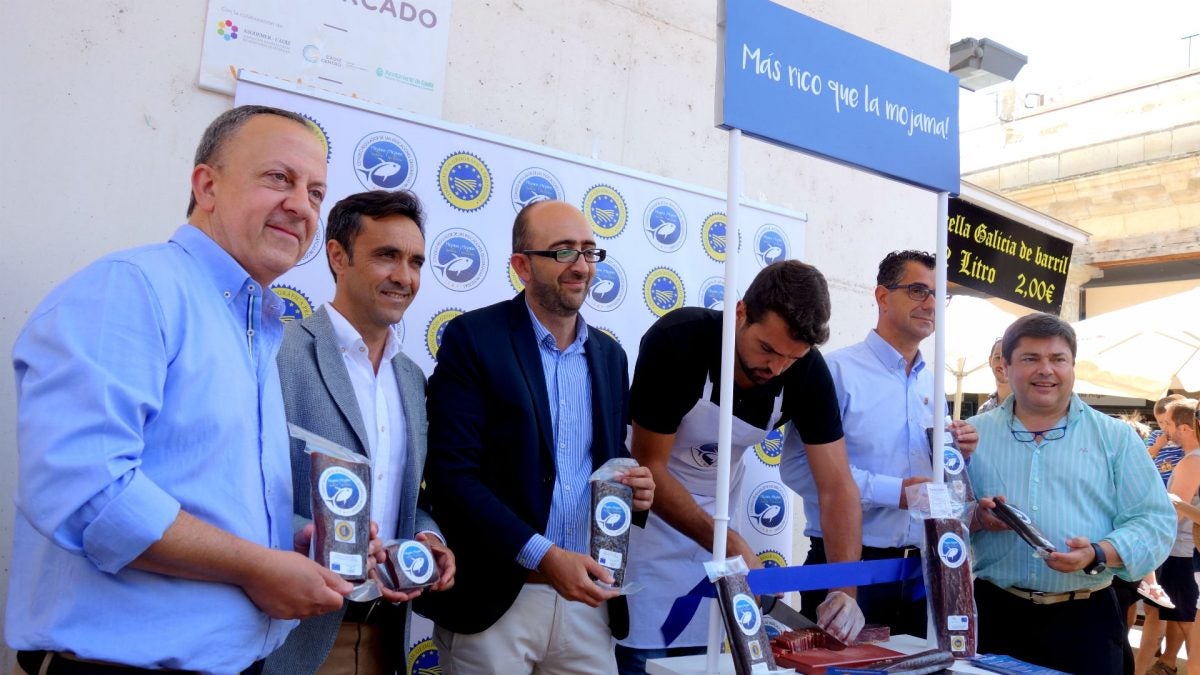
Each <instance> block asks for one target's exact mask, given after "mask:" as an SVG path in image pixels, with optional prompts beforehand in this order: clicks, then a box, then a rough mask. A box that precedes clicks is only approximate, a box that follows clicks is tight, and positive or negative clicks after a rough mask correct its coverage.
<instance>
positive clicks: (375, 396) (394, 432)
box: [325, 304, 408, 540]
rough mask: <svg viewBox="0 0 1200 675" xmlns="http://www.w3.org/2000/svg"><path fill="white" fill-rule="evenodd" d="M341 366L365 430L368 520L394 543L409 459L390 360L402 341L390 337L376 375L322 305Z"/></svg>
mask: <svg viewBox="0 0 1200 675" xmlns="http://www.w3.org/2000/svg"><path fill="white" fill-rule="evenodd" d="M325 309H326V311H328V312H329V320H330V321H331V322H332V323H333V332H334V335H335V336H336V337H337V341H338V349H339V350H340V351H341V352H342V361H343V362H344V363H345V364H346V371H347V372H348V373H349V375H350V382H351V383H352V384H353V385H354V397H355V398H356V399H358V409H359V411H361V412H362V418H363V427H364V428H365V429H366V430H367V444H368V449H367V454H368V456H369V457H370V458H371V520H374V521H375V522H376V523H377V524H378V525H379V537H380V539H384V540H386V539H392V538H395V536H396V528H397V525H398V521H399V519H400V491H401V488H402V486H403V485H404V464H405V461H406V460H407V457H408V453H407V448H406V447H405V445H406V441H407V432H406V429H407V426H406V425H405V423H404V410H403V406H402V405H401V403H400V387H399V384H398V383H397V382H396V371H395V369H394V368H393V367H392V358H393V357H394V356H396V354H399V353H400V341H399V340H397V339H396V336H395V334H394V333H393V332H392V331H390V330H389V331H388V337H387V343H386V344H384V347H383V358H382V359H380V361H379V372H378V373H376V372H375V368H374V366H372V365H371V359H370V355H369V354H368V352H367V345H366V343H365V342H363V339H362V336H361V335H359V333H358V331H357V330H355V328H354V326H352V325H350V322H349V321H347V320H346V318H345V317H344V316H342V315H341V314H340V313H339V312H338V311H337V310H336V309H334V308H333V305H331V304H326V305H325Z"/></svg>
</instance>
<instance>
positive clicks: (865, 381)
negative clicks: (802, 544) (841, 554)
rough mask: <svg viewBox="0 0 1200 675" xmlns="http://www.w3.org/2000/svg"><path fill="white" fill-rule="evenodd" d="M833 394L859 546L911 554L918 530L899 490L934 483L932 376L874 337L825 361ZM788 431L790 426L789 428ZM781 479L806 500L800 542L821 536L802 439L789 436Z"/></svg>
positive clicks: (919, 363)
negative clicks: (855, 501)
mask: <svg viewBox="0 0 1200 675" xmlns="http://www.w3.org/2000/svg"><path fill="white" fill-rule="evenodd" d="M825 362H826V363H827V364H829V372H830V374H831V375H832V376H833V384H834V386H835V387H836V389H837V397H838V409H839V411H840V412H841V414H842V431H843V433H844V434H845V439H846V451H847V454H848V457H849V460H850V472H851V473H852V474H853V476H854V482H855V483H856V484H857V485H858V492H859V494H860V495H861V498H862V505H863V545H864V546H873V547H877V548H894V547H898V546H916V545H919V544H920V543H921V535H920V524H919V523H917V522H916V521H914V520H913V519H912V518H910V517H909V515H908V511H907V510H901V509H900V508H899V505H900V487H901V484H902V483H903V482H904V479H905V478H907V477H909V476H932V475H933V465H932V462H931V460H930V452H929V440H928V439H927V438H926V436H925V428H926V427H928V426H930V422H931V413H930V408H929V397H930V395H931V394H932V392H933V375H932V374H931V373H930V372H928V371H927V370H926V368H925V359H924V358H923V357H922V356H921V354H920V352H918V353H917V358H916V362H915V363H914V364H913V367H912V371H911V372H908V371H907V367H908V363H907V361H906V360H905V358H904V357H903V356H902V355H901V354H900V352H898V351H896V349H895V348H894V347H892V346H891V345H890V344H888V343H887V341H885V340H884V339H883V338H882V337H880V336H879V333H877V332H875V331H874V330H872V331H870V332H869V333H867V337H866V339H865V340H863V341H862V342H859V343H856V344H853V345H850V346H849V347H845V348H843V349H839V350H837V351H835V352H832V353H830V354H826V355H825ZM789 427H790V425H789ZM779 473H780V476H781V478H783V481H784V483H785V484H786V485H787V486H788V487H790V488H792V489H793V490H795V491H796V492H797V493H799V494H800V496H801V497H803V499H804V518H805V524H804V534H805V535H806V536H809V537H821V536H824V535H823V534H822V532H821V511H820V505H819V503H818V501H817V486H816V483H815V482H814V481H813V477H812V469H811V468H810V467H809V465H808V458H807V455H806V454H805V452H804V442H803V441H801V440H800V434H798V433H794V430H793V429H791V428H789V429H788V433H787V435H786V437H785V439H784V448H783V456H782V460H781V462H780V467H779Z"/></svg>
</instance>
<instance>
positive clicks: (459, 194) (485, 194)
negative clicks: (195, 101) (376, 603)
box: [235, 74, 805, 673]
mask: <svg viewBox="0 0 1200 675" xmlns="http://www.w3.org/2000/svg"><path fill="white" fill-rule="evenodd" d="M242 77H243V79H242V80H241V81H240V82H239V84H238V88H237V96H236V100H235V102H236V104H237V105H243V104H249V103H254V104H263V105H271V106H276V107H280V108H284V109H287V110H294V111H296V112H299V113H301V114H303V115H305V116H306V117H308V118H310V119H312V120H313V121H314V122H315V123H316V124H317V126H318V127H320V129H321V130H322V131H323V132H324V134H325V139H326V143H327V146H328V150H329V154H328V160H329V175H328V185H329V191H328V195H327V197H326V199H325V205H324V207H323V211H322V214H321V215H322V220H321V222H320V224H319V230H318V235H317V237H316V239H315V240H314V241H313V244H312V247H311V248H310V249H309V250H308V252H307V253H306V254H305V255H304V257H303V258H302V259H301V261H300V264H299V265H297V267H296V268H294V269H293V270H292V271H290V272H288V273H287V274H285V275H284V276H283V277H281V278H280V279H279V280H278V281H277V282H276V284H275V285H274V286H273V290H274V291H275V293H277V294H278V295H279V296H280V297H281V298H283V299H284V300H285V301H286V303H287V305H288V310H289V311H288V313H289V318H290V319H297V320H298V319H301V318H304V317H307V316H308V315H309V314H311V313H312V311H313V310H314V309H316V308H317V307H319V306H320V304H321V303H324V302H327V301H329V300H331V299H332V297H333V279H332V277H331V276H330V272H329V268H328V266H327V264H326V261H325V253H324V250H325V242H324V237H323V231H324V227H325V220H324V219H325V217H326V216H327V215H328V210H329V209H330V208H331V207H332V206H333V205H334V204H335V203H336V202H337V201H338V200H339V199H341V198H342V197H345V196H347V195H349V194H353V193H355V192H361V191H363V190H373V189H384V190H394V189H399V188H407V189H410V190H412V191H414V192H415V193H416V194H417V195H418V196H419V197H420V198H421V201H422V203H423V204H424V206H425V209H426V214H427V220H426V224H425V242H426V248H427V251H426V255H427V265H426V270H427V271H426V272H425V273H424V274H423V279H422V286H421V290H420V292H419V293H418V295H417V297H416V298H415V299H414V301H413V303H412V305H411V306H410V307H409V309H408V311H407V312H406V313H405V316H404V320H403V321H401V322H400V323H399V324H397V325H396V328H395V330H396V333H397V335H398V336H399V338H400V341H401V344H402V345H403V349H404V352H405V353H406V354H407V355H408V356H409V357H410V358H412V359H413V360H414V361H416V362H417V363H418V364H419V365H420V366H421V367H422V368H423V369H424V370H425V372H426V374H428V373H430V372H432V371H433V367H434V364H435V360H436V357H437V350H438V345H439V344H440V341H441V335H442V331H443V330H444V329H445V326H446V323H447V322H448V321H450V320H452V319H453V318H454V317H455V316H458V315H459V314H461V313H462V312H464V311H469V310H471V309H475V308H478V307H482V306H485V305H488V304H492V303H495V302H498V301H500V300H505V299H508V298H511V297H512V296H513V295H514V294H515V293H516V292H517V291H519V290H521V282H520V279H518V278H517V276H516V275H515V274H513V272H512V268H511V266H510V265H509V262H508V261H509V256H510V251H511V241H512V239H511V235H512V221H513V218H514V217H515V215H516V213H517V211H518V210H519V209H520V208H521V207H522V206H523V205H524V204H526V203H529V202H531V201H535V200H538V199H546V198H550V199H562V200H565V201H568V202H570V203H572V204H575V205H576V206H578V207H579V208H580V210H582V211H583V213H584V214H585V215H586V216H587V218H588V220H589V222H590V224H591V225H592V229H593V231H594V232H595V233H596V237H597V242H598V245H599V246H600V247H601V248H604V249H607V250H608V258H607V259H606V260H605V261H603V262H601V263H598V264H597V269H596V277H595V280H594V281H593V283H592V286H591V289H590V291H589V293H588V297H587V300H586V306H585V307H584V308H583V310H582V313H583V315H584V319H585V320H586V321H587V322H588V323H589V324H591V325H593V326H595V327H597V328H600V329H601V330H603V331H605V332H606V333H608V334H609V335H611V336H613V337H614V338H615V339H616V340H617V341H618V342H619V343H620V344H621V345H622V346H623V347H624V348H625V351H626V352H627V353H628V354H629V363H630V367H631V368H632V366H633V364H634V363H635V362H636V359H637V350H638V343H639V341H640V340H641V336H642V334H643V333H644V332H645V331H646V329H647V328H648V327H649V326H650V324H651V323H653V322H654V321H655V320H657V319H658V318H659V317H660V316H662V315H664V314H666V313H667V312H669V311H671V310H673V309H677V308H679V307H682V306H684V305H697V306H704V307H710V308H717V309H719V308H721V299H722V297H723V292H724V283H723V277H722V274H723V270H722V262H723V261H724V257H725V255H726V248H727V246H726V245H727V243H728V237H727V234H726V220H725V214H724V213H723V211H722V210H723V208H724V205H725V199H724V197H723V196H722V195H719V194H716V193H714V192H711V191H706V190H703V189H701V188H696V187H692V186H687V185H684V184H680V183H677V182H673V181H670V180H667V179H664V178H659V177H655V176H650V175H647V174H642V173H638V172H634V171H630V170H626V169H621V168H619V167H614V166H611V165H606V164H602V163H599V162H595V161H592V160H589V159H585V158H582V157H577V156H572V155H567V154H564V153H560V152H557V151H553V150H549V149H546V148H540V147H537V146H533V145H529V144H524V143H521V142H518V141H514V140H511V139H505V138H501V137H498V136H494V135H490V134H486V133H482V132H478V131H474V130H471V129H467V128H464V127H455V126H452V125H448V124H444V123H440V122H432V121H428V120H420V121H418V120H416V119H414V118H407V117H401V116H399V115H398V114H397V113H395V112H394V111H388V110H386V109H384V108H382V107H379V106H373V105H370V104H364V103H362V102H359V101H350V100H348V99H344V98H342V97H337V96H334V95H330V94H325V93H318V94H316V95H314V94H313V93H312V92H306V93H304V94H301V93H299V92H298V91H295V90H293V89H292V88H290V87H289V86H288V85H284V84H280V83H276V82H274V81H272V80H269V79H267V78H261V77H258V76H256V75H253V74H243V76H242ZM741 213H742V218H743V227H742V237H741V239H742V241H741V247H740V255H741V256H742V259H741V260H739V262H740V263H741V264H740V265H739V266H740V267H741V268H742V269H744V270H746V273H745V274H744V275H743V278H742V279H740V280H739V284H738V286H739V293H740V292H741V291H743V290H744V289H745V287H746V286H747V285H748V284H749V281H750V280H751V279H752V278H753V276H754V274H755V273H757V271H758V270H759V269H761V268H762V267H764V266H766V265H767V264H769V263H771V262H774V261H776V260H781V259H784V258H802V257H803V252H804V229H805V223H804V215H803V214H797V213H793V212H786V211H782V210H779V209H774V208H771V207H766V206H764V205H761V204H747V205H746V206H745V207H744V208H742V210H741ZM782 443H783V437H782V434H781V432H780V431H778V430H777V431H775V432H773V433H772V434H771V435H770V437H769V438H768V439H767V440H766V441H764V442H763V443H761V444H759V445H757V446H755V447H754V448H753V451H752V452H746V453H745V455H744V457H743V462H744V464H745V466H746V478H745V480H744V482H743V485H742V490H741V496H740V498H739V503H738V504H734V505H733V506H734V507H738V508H737V510H738V512H739V513H738V515H737V517H736V519H735V520H734V521H733V527H734V528H735V529H737V530H738V532H740V533H742V534H743V535H744V536H745V538H746V540H747V541H748V542H749V543H750V544H751V546H753V547H754V549H755V550H756V551H758V552H759V557H760V558H761V559H762V560H763V562H764V564H766V565H768V566H780V567H784V566H787V565H788V564H789V561H790V557H791V550H792V529H791V523H792V513H791V511H792V504H793V501H792V499H791V498H790V493H789V491H788V490H787V488H785V487H784V486H783V484H782V482H781V481H780V480H779V457H780V450H781V447H782ZM431 451H433V452H436V448H434V449H431ZM697 581H699V579H697ZM411 632H412V640H413V643H412V644H411V645H409V650H410V651H409V659H408V669H409V672H411V673H417V672H430V671H429V670H427V669H429V668H431V667H432V666H433V665H434V664H436V660H437V653H436V650H435V649H434V647H433V642H432V640H431V634H432V627H431V625H430V623H429V622H428V621H426V620H425V619H423V618H418V620H417V621H415V622H414V624H413V626H412V631H411Z"/></svg>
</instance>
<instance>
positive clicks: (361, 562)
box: [288, 424, 373, 581]
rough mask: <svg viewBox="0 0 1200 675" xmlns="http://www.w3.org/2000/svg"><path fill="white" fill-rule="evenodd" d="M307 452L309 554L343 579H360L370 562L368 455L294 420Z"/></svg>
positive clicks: (296, 434) (294, 429)
mask: <svg viewBox="0 0 1200 675" xmlns="http://www.w3.org/2000/svg"><path fill="white" fill-rule="evenodd" d="M288 428H289V429H290V430H291V435H292V436H293V437H295V438H298V439H300V440H302V441H304V445H305V449H304V451H305V452H307V453H308V458H309V468H310V472H309V480H310V495H311V503H312V516H313V525H314V531H313V539H312V549H311V556H312V558H313V560H316V561H317V562H318V563H320V564H321V565H324V566H325V567H328V568H329V569H331V570H333V571H334V572H337V573H338V574H340V575H341V576H342V577H344V578H345V579H347V580H349V581H364V580H366V578H367V572H368V571H369V570H370V568H371V565H372V564H373V563H372V562H371V561H370V560H369V559H368V551H369V546H370V538H371V492H370V483H371V460H370V459H368V458H367V457H364V456H363V455H360V454H358V453H356V452H352V451H350V450H348V449H346V448H344V447H342V446H340V445H338V444H337V443H334V442H333V441H330V440H329V439H326V438H322V437H321V436H318V435H317V434H314V433H312V432H310V431H308V430H306V429H303V428H301V427H298V426H296V425H294V424H290V425H288Z"/></svg>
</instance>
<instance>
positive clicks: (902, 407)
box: [779, 251, 978, 636]
mask: <svg viewBox="0 0 1200 675" xmlns="http://www.w3.org/2000/svg"><path fill="white" fill-rule="evenodd" d="M933 271H934V257H933V255H931V254H929V253H926V252H924V251H895V252H893V253H890V254H888V255H887V256H885V257H884V258H883V260H881V261H880V263H879V270H878V273H877V274H876V278H875V282H876V286H875V304H876V306H877V309H878V320H877V322H876V324H875V329H874V330H872V331H870V332H869V333H867V337H866V339H865V340H863V341H862V342H859V343H857V344H854V345H851V346H849V347H846V348H845V349H839V350H837V351H835V352H833V353H831V354H829V356H827V357H826V361H827V362H828V364H829V372H830V375H831V376H832V377H833V384H834V387H835V388H836V391H837V401H838V411H839V413H840V414H841V418H842V429H843V430H844V431H845V434H846V436H845V439H846V448H847V450H848V452H849V460H850V471H851V473H852V475H853V476H854V481H855V483H856V484H857V485H858V491H859V492H860V494H861V499H862V509H863V531H862V536H863V541H862V544H863V547H862V557H863V559H864V560H884V559H889V558H909V557H916V556H919V555H920V548H919V547H920V545H921V541H922V538H923V537H922V534H921V525H920V523H919V522H918V521H917V520H914V519H913V518H911V517H909V514H908V501H907V497H906V495H905V488H906V487H908V486H910V485H916V484H919V483H927V482H929V481H931V480H932V479H933V463H932V457H933V454H932V448H930V446H929V437H928V435H927V433H926V430H927V429H929V428H931V427H932V419H931V417H932V413H931V407H932V405H931V404H932V400H933V395H934V394H933V373H932V372H930V369H928V368H926V365H927V364H926V363H925V359H924V357H923V356H922V355H921V341H922V340H924V339H925V338H927V337H929V336H930V335H932V334H933V314H934V294H933V284H934V275H933ZM943 407H944V406H938V408H939V414H941V409H942V408H943ZM950 431H951V433H954V434H956V436H957V440H958V446H959V448H960V449H961V450H962V451H963V453H964V454H965V455H967V456H969V455H970V453H971V451H972V450H974V449H975V445H976V443H977V442H978V436H977V434H976V433H975V427H973V426H971V425H970V424H967V423H966V422H955V423H953V424H952V425H951V427H950ZM803 450H804V443H803V441H802V439H801V438H800V435H799V434H794V433H790V430H789V433H788V434H787V437H786V439H785V441H784V449H783V460H782V461H781V463H780V468H779V471H780V477H781V478H782V479H783V482H784V483H785V484H787V485H788V486H790V487H791V488H792V489H794V490H796V492H798V493H799V494H800V496H801V497H803V498H804V517H805V526H804V534H805V535H806V536H808V537H809V538H810V540H811V541H812V547H811V548H810V549H809V552H808V559H807V560H805V561H804V562H805V564H806V565H817V564H822V563H825V562H830V560H829V558H827V556H826V555H825V536H826V532H828V530H826V529H825V527H824V517H823V514H825V513H826V512H827V511H826V505H825V504H823V503H822V502H821V500H820V499H819V496H818V494H817V490H816V484H815V483H814V481H813V474H812V472H811V471H810V468H809V464H808V461H807V459H806V454H805V453H804V452H803ZM937 456H938V457H939V458H940V457H941V456H942V447H941V444H940V443H939V444H938V448H937ZM912 586H913V585H912V584H908V583H888V584H874V585H870V586H864V587H862V588H860V589H859V590H858V602H859V606H861V607H862V611H863V615H864V617H865V619H866V621H867V622H868V623H875V624H883V625H887V626H889V627H890V628H891V629H892V631H893V632H895V633H898V634H906V635H917V636H924V635H925V624H926V618H925V614H926V612H925V605H926V602H925V599H924V598H923V597H922V598H919V599H916V600H914V599H912V598H911V597H909V594H908V593H907V591H908V590H909V589H911V588H912ZM824 593H825V592H824V591H821V590H817V591H805V592H803V593H801V594H800V598H801V603H800V606H801V610H802V611H804V612H805V613H806V614H809V615H811V614H812V608H813V607H815V606H816V605H817V603H819V602H820V601H821V599H822V598H823V596H824ZM810 618H814V617H812V616H810Z"/></svg>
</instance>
